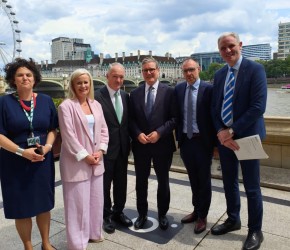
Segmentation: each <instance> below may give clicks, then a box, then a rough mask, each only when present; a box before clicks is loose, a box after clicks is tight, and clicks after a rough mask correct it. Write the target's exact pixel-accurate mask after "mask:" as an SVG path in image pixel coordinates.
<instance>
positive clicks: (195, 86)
mask: <svg viewBox="0 0 290 250" xmlns="http://www.w3.org/2000/svg"><path fill="white" fill-rule="evenodd" d="M189 85H191V84H189V83H188V82H187V83H186V87H187V88H188V87H189ZM199 85H200V78H198V79H197V80H196V81H195V82H194V84H193V85H192V86H193V87H194V88H195V89H198V88H199Z"/></svg>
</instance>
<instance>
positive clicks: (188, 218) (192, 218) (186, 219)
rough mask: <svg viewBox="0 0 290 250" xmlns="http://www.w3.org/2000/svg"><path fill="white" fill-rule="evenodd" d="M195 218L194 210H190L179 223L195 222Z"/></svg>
mask: <svg viewBox="0 0 290 250" xmlns="http://www.w3.org/2000/svg"><path fill="white" fill-rule="evenodd" d="M196 220H197V214H196V213H195V212H192V213H191V214H188V215H186V216H185V217H183V218H182V219H181V223H184V224H186V223H191V222H195V221H196Z"/></svg>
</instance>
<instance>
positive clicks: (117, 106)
mask: <svg viewBox="0 0 290 250" xmlns="http://www.w3.org/2000/svg"><path fill="white" fill-rule="evenodd" d="M119 95H120V93H119V91H116V92H115V94H114V96H115V111H116V115H117V117H118V121H119V123H121V121H122V115H123V114H122V108H121V103H120V101H121V100H120V98H119Z"/></svg>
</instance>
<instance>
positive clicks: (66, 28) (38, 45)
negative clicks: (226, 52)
mask: <svg viewBox="0 0 290 250" xmlns="http://www.w3.org/2000/svg"><path fill="white" fill-rule="evenodd" d="M8 4H10V5H12V7H13V9H14V10H15V12H16V17H17V20H18V21H19V28H20V29H21V31H22V32H21V39H22V41H23V42H22V50H23V52H22V56H23V57H25V58H28V57H33V58H35V59H36V60H37V61H41V60H49V61H50V59H51V58H50V46H49V43H50V42H51V40H52V39H53V38H56V37H58V36H67V37H77V38H83V39H84V42H85V43H90V44H91V46H92V49H93V50H94V51H95V53H104V54H107V53H110V54H111V55H112V56H114V55H115V53H116V52H117V53H118V54H119V55H121V54H122V52H125V53H126V55H129V53H133V54H136V53H137V50H138V49H139V50H141V53H148V51H149V50H152V53H153V54H154V55H165V53H166V52H169V53H171V54H172V55H173V56H179V55H180V56H188V55H190V54H191V53H194V52H206V51H216V50H217V46H216V40H217V38H218V36H219V35H220V34H221V33H222V32H224V31H236V32H237V33H239V34H240V37H241V40H242V41H243V43H244V44H245V45H247V44H256V43H270V44H271V46H272V49H273V52H274V51H276V50H277V34H278V23H279V22H280V21H283V22H285V21H290V2H289V1H288V0H287V1H286V0H276V1H272V0H256V1H252V0H244V1H232V2H229V1H227V0H217V1H214V2H213V1H209V0H203V1H200V2H195V1H192V0H183V1H177V0H164V1H156V0H135V1H131V0H122V1H115V0H114V1H113V0H82V1H78V0H58V1H40V0H8ZM2 30H3V27H2ZM0 36H1V35H0ZM0 40H1V37H0Z"/></svg>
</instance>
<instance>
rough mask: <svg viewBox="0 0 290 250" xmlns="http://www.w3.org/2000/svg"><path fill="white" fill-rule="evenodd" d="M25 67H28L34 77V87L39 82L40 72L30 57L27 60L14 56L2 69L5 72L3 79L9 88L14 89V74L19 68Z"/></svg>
mask: <svg viewBox="0 0 290 250" xmlns="http://www.w3.org/2000/svg"><path fill="white" fill-rule="evenodd" d="M22 67H25V68H27V69H29V70H30V71H31V72H32V74H33V77H34V81H35V83H34V87H35V86H36V85H37V84H38V83H40V82H41V74H40V71H39V69H38V68H37V66H36V64H35V62H34V61H33V59H32V58H29V60H26V59H23V58H16V59H15V61H14V62H11V63H8V64H6V65H5V68H4V71H5V73H6V75H5V80H6V82H7V83H8V84H9V87H10V88H14V89H16V84H15V74H16V71H17V70H18V69H19V68H22Z"/></svg>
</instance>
